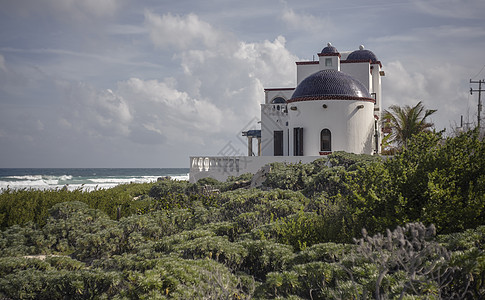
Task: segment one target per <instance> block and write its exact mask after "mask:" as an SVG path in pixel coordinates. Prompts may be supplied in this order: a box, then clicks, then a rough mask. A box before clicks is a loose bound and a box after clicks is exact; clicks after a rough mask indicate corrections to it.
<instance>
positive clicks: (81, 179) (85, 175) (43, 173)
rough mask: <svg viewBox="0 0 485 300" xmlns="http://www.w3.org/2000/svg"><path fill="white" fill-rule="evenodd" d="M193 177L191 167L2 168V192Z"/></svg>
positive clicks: (102, 187)
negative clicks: (8, 189)
mask: <svg viewBox="0 0 485 300" xmlns="http://www.w3.org/2000/svg"><path fill="white" fill-rule="evenodd" d="M165 176H170V177H171V178H172V179H175V180H189V168H86V169H82V168H73V169H67V168H62V169H54V168H47V169H39V168H35V169H28V168H20V169H14V168H7V169H0V192H1V190H4V189H7V188H10V189H30V188H32V189H57V188H63V187H66V188H68V189H69V190H75V189H79V188H81V189H83V190H86V191H90V190H94V189H106V188H111V187H114V186H117V185H119V184H124V183H145V182H153V181H156V180H157V179H158V178H160V177H165Z"/></svg>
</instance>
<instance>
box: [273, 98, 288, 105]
mask: <svg viewBox="0 0 485 300" xmlns="http://www.w3.org/2000/svg"><path fill="white" fill-rule="evenodd" d="M271 103H272V104H282V103H286V100H285V98H283V97H276V98H274V99H273V100H271Z"/></svg>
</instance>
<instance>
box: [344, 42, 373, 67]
mask: <svg viewBox="0 0 485 300" xmlns="http://www.w3.org/2000/svg"><path fill="white" fill-rule="evenodd" d="M347 60H365V61H371V62H373V63H375V62H378V61H379V60H378V59H377V56H376V55H375V54H374V52H372V51H370V50H366V49H364V46H362V45H361V46H360V47H359V50H355V51H354V52H352V53H350V54H349V56H347Z"/></svg>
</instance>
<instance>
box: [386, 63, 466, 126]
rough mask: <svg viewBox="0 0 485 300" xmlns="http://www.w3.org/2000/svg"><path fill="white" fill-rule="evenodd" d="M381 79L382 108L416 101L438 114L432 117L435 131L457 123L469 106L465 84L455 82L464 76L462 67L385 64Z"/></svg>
mask: <svg viewBox="0 0 485 300" xmlns="http://www.w3.org/2000/svg"><path fill="white" fill-rule="evenodd" d="M385 68H386V77H384V79H383V97H384V107H385V108H387V107H389V106H390V105H393V104H396V105H400V106H403V105H415V104H416V103H417V102H418V101H423V104H424V105H425V106H426V107H427V108H429V109H437V110H438V111H437V112H436V113H435V114H434V115H433V116H432V119H434V120H433V121H434V122H435V125H436V128H437V129H438V130H441V129H443V128H447V127H448V128H449V126H450V125H452V124H451V122H453V121H458V120H459V119H460V114H464V113H465V112H466V110H467V107H468V96H467V91H466V87H465V82H463V83H460V82H457V78H461V77H462V76H464V74H466V72H467V70H466V69H465V68H463V67H456V66H454V65H451V64H449V63H444V64H441V65H435V66H430V67H428V68H413V67H412V66H408V67H405V66H404V65H403V63H401V62H400V61H392V62H389V63H387V64H386V65H385Z"/></svg>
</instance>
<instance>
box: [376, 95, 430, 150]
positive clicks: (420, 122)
mask: <svg viewBox="0 0 485 300" xmlns="http://www.w3.org/2000/svg"><path fill="white" fill-rule="evenodd" d="M435 112H436V109H425V107H424V105H423V104H422V102H421V101H419V102H418V104H416V105H415V106H413V107H411V106H409V105H406V106H404V107H400V106H398V105H392V106H390V107H389V110H385V111H384V117H383V119H384V128H385V129H388V130H389V129H390V131H391V132H390V134H389V135H388V136H387V137H386V138H385V141H386V142H387V143H388V144H392V143H395V144H397V146H398V148H407V145H408V141H409V139H410V138H411V137H412V136H413V135H415V134H417V133H419V132H422V131H427V130H429V129H430V128H431V127H433V125H434V124H433V123H429V122H427V121H426V118H427V117H429V116H430V115H432V114H433V113H435Z"/></svg>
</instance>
